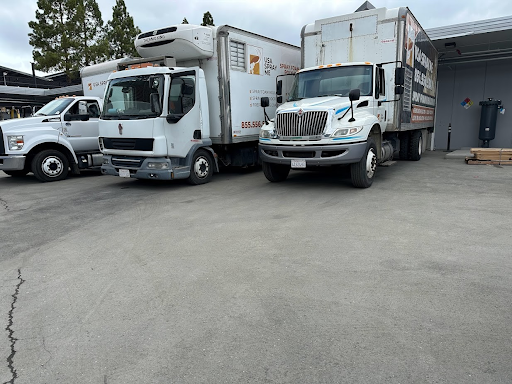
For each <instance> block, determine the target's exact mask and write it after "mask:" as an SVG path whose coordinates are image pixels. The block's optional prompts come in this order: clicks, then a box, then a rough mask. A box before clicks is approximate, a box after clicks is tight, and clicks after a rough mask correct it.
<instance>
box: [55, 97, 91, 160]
mask: <svg viewBox="0 0 512 384" xmlns="http://www.w3.org/2000/svg"><path fill="white" fill-rule="evenodd" d="M99 116H100V107H99V105H98V102H97V101H96V100H94V99H90V100H84V99H82V100H77V101H75V102H74V103H73V104H72V105H71V106H70V107H69V109H68V110H67V111H66V113H65V114H64V122H63V133H64V135H66V136H67V139H68V141H69V143H70V144H71V146H72V147H73V149H74V151H75V152H77V153H80V152H99V147H98V134H99V132H98V127H99Z"/></svg>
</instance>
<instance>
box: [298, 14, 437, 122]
mask: <svg viewBox="0 0 512 384" xmlns="http://www.w3.org/2000/svg"><path fill="white" fill-rule="evenodd" d="M301 38H302V56H301V62H302V68H307V67H313V66H317V65H326V64H330V63H350V62H371V63H375V64H378V63H387V64H383V68H384V69H385V70H386V72H387V73H389V76H387V78H386V86H387V87H389V89H392V88H393V87H394V86H395V84H394V82H395V79H394V71H393V68H395V67H397V66H402V67H404V68H405V84H404V94H403V97H402V99H401V100H400V101H399V102H397V103H395V105H394V108H390V109H389V111H388V113H391V114H392V118H391V119H388V120H387V124H386V131H406V130H413V129H421V128H430V127H433V126H434V113H435V105H436V101H435V97H436V88H437V57H438V53H437V50H436V49H435V47H434V45H433V44H432V42H431V41H430V39H429V37H428V36H427V34H426V33H425V31H424V30H423V28H422V27H421V25H420V24H419V23H418V22H417V21H416V19H415V17H414V16H413V14H412V13H411V11H410V10H409V9H408V8H406V7H401V8H394V9H387V8H379V9H373V10H368V11H364V12H356V13H352V14H348V15H343V16H337V17H331V18H327V19H322V20H317V21H315V22H314V23H312V24H308V25H305V26H304V27H303V29H302V32H301Z"/></svg>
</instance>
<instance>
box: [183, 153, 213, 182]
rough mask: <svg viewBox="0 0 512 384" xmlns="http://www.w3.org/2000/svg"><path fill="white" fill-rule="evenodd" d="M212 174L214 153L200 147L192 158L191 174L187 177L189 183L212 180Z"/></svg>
mask: <svg viewBox="0 0 512 384" xmlns="http://www.w3.org/2000/svg"><path fill="white" fill-rule="evenodd" d="M212 176H213V158H212V155H211V154H210V153H209V152H208V151H206V150H204V149H198V150H197V151H196V153H194V157H193V158H192V164H191V166H190V176H189V177H188V179H187V181H188V183H189V184H192V185H199V184H206V183H209V182H210V181H211V180H212Z"/></svg>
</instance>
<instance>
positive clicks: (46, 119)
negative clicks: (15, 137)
mask: <svg viewBox="0 0 512 384" xmlns="http://www.w3.org/2000/svg"><path fill="white" fill-rule="evenodd" d="M55 124H57V125H58V126H60V116H58V115H57V116H34V117H25V118H22V119H11V120H4V121H0V127H2V131H3V132H4V133H14V134H16V133H18V132H20V133H21V132H23V131H27V130H31V129H33V128H34V127H41V126H43V127H44V128H45V129H47V128H51V127H52V126H54V127H55Z"/></svg>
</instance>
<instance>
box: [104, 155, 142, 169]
mask: <svg viewBox="0 0 512 384" xmlns="http://www.w3.org/2000/svg"><path fill="white" fill-rule="evenodd" d="M144 159H145V158H144V157H128V156H112V160H111V161H112V165H113V166H114V167H119V168H140V166H141V165H142V163H143V162H144Z"/></svg>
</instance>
